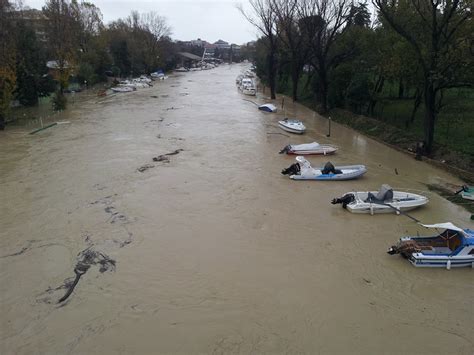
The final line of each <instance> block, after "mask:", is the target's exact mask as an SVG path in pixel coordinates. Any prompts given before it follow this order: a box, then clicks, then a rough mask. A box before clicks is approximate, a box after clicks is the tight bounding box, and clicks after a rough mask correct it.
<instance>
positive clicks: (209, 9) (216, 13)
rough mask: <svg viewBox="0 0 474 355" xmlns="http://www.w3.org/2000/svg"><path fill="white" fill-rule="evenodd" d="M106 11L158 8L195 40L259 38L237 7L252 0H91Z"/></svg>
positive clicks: (111, 15) (40, 0) (36, 2)
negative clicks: (238, 4)
mask: <svg viewBox="0 0 474 355" xmlns="http://www.w3.org/2000/svg"><path fill="white" fill-rule="evenodd" d="M89 2H92V3H94V4H95V5H96V6H98V7H99V8H100V10H101V11H102V15H103V16H104V22H105V23H108V22H110V21H112V20H116V19H118V18H121V17H126V16H128V14H129V13H130V11H131V10H137V11H139V12H149V11H156V12H157V13H158V14H159V15H161V16H164V17H166V19H167V22H168V24H169V25H170V26H171V28H172V32H173V33H172V38H174V39H179V40H184V41H187V40H191V39H197V38H201V39H204V40H207V41H209V42H211V43H212V42H215V41H217V40H218V39H223V40H224V41H227V42H231V43H237V44H242V43H246V42H249V41H253V40H255V39H256V36H257V31H256V30H255V29H254V27H252V26H251V25H250V24H249V23H248V22H247V20H246V19H245V18H244V17H243V16H242V15H241V14H240V12H239V11H238V10H237V8H236V4H237V3H242V5H243V6H244V8H248V0H89ZM23 3H24V5H25V6H29V7H32V8H37V9H40V8H41V7H42V6H43V5H44V3H45V1H44V0H23Z"/></svg>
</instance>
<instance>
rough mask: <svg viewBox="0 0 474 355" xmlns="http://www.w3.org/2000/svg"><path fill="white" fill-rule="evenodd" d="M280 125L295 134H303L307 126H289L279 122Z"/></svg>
mask: <svg viewBox="0 0 474 355" xmlns="http://www.w3.org/2000/svg"><path fill="white" fill-rule="evenodd" d="M278 126H279V127H280V128H281V129H282V130H284V131H286V132H290V133H295V134H303V133H304V132H305V131H306V128H298V129H296V128H292V127H288V126H286V125H284V124H282V123H278Z"/></svg>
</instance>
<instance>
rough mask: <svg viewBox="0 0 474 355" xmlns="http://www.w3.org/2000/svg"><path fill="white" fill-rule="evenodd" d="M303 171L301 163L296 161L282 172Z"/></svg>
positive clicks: (289, 173) (294, 172) (293, 172)
mask: <svg viewBox="0 0 474 355" xmlns="http://www.w3.org/2000/svg"><path fill="white" fill-rule="evenodd" d="M300 171H301V168H300V164H299V163H294V164H291V165H290V166H289V167H288V168H286V169H283V170H282V171H281V173H282V174H283V175H290V176H291V175H298V174H299V173H300Z"/></svg>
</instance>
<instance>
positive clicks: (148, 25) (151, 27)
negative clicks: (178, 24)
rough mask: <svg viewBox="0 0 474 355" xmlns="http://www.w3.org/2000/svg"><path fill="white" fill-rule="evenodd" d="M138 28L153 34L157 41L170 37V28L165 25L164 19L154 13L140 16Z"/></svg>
mask: <svg viewBox="0 0 474 355" xmlns="http://www.w3.org/2000/svg"><path fill="white" fill-rule="evenodd" d="M140 26H141V27H142V28H143V29H145V30H147V31H148V32H150V33H151V34H153V36H155V38H156V40H157V41H159V40H160V39H161V38H162V37H167V36H170V35H171V27H170V26H168V24H167V23H166V18H165V17H163V16H160V15H158V14H157V13H156V12H155V11H151V12H147V13H144V14H141V15H140Z"/></svg>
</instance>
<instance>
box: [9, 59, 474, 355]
mask: <svg viewBox="0 0 474 355" xmlns="http://www.w3.org/2000/svg"><path fill="white" fill-rule="evenodd" d="M243 68H244V66H241V65H232V66H229V65H223V66H220V67H218V68H216V69H213V70H209V71H202V72H188V73H181V74H175V75H172V76H171V77H170V78H169V79H168V80H166V81H163V82H155V85H154V87H152V88H149V89H141V90H138V91H136V92H133V93H127V94H117V95H110V96H107V97H105V98H98V97H94V96H93V95H90V97H89V98H87V99H85V100H83V101H81V103H80V104H78V103H76V104H74V105H72V106H71V108H70V109H68V110H67V111H65V112H63V113H61V114H60V115H58V116H57V118H55V120H62V121H69V122H70V123H69V124H61V125H57V126H55V127H52V128H50V129H47V130H45V131H42V132H39V133H37V134H35V135H27V134H26V133H27V132H28V130H27V129H26V128H13V129H9V130H7V131H5V132H0V196H1V203H0V226H1V229H0V247H1V255H0V298H1V315H0V319H1V320H0V322H1V323H0V344H1V345H0V352H1V353H2V354H44V353H48V354H69V353H71V354H110V353H120V354H158V353H173V354H175V353H176V354H185V353H186V354H194V353H208V354H240V353H242V354H250V353H253V354H263V353H275V354H279V353H289V354H297V353H308V354H315V353H320V354H353V353H358V354H382V353H383V354H472V353H473V352H474V338H473V337H472V335H473V334H474V322H473V320H474V303H473V302H474V301H473V295H474V282H473V281H474V278H473V275H474V274H473V270H472V269H469V268H465V269H453V270H450V271H447V270H445V269H423V268H414V267H413V266H411V265H410V264H409V263H408V262H407V261H406V260H403V259H402V258H401V257H400V256H398V255H397V256H390V255H388V254H387V253H386V250H387V248H388V247H389V246H391V245H393V244H394V243H395V242H396V241H397V239H398V238H399V237H400V236H402V235H404V234H406V233H416V232H417V231H419V232H420V233H422V232H423V230H422V229H420V227H418V226H417V225H416V224H415V223H414V222H413V221H411V220H410V219H408V218H406V217H404V216H397V215H392V214H389V215H376V216H370V215H355V214H351V213H349V212H347V211H345V210H343V209H342V208H341V206H340V205H337V206H333V205H331V204H330V201H331V199H332V198H334V197H339V196H341V195H342V194H343V193H345V192H347V191H354V190H356V191H357V190H367V189H378V188H379V187H380V185H381V184H382V183H388V184H390V185H391V186H392V187H394V188H407V189H413V190H416V191H425V192H426V190H427V189H426V187H425V185H424V184H425V183H436V182H440V181H446V182H451V183H458V184H459V183H461V182H460V181H458V180H457V179H456V178H455V177H453V176H452V175H449V174H448V173H447V172H444V171H441V170H438V169H436V168H434V167H432V166H430V165H427V164H425V163H423V162H417V161H415V160H414V159H413V158H412V157H410V156H407V155H405V154H402V153H400V152H397V151H395V150H393V149H391V148H389V147H387V146H384V145H382V144H380V143H378V142H375V141H374V140H372V139H369V138H367V137H365V136H363V135H361V134H358V133H357V132H354V131H353V130H350V129H348V128H345V127H342V126H339V125H337V124H334V123H333V125H332V132H331V137H330V138H327V137H326V133H327V122H326V120H325V119H322V118H320V117H319V116H317V115H315V114H314V113H313V112H312V111H310V110H309V109H307V108H304V107H302V106H300V105H294V104H292V103H291V101H290V100H289V99H286V100H285V106H286V107H285V110H280V111H279V112H278V113H276V114H268V113H263V112H259V111H258V110H257V109H256V106H255V105H254V104H252V103H251V102H248V101H244V100H243V99H249V97H244V96H243V95H242V94H240V93H239V92H238V90H237V89H236V87H235V77H236V76H237V75H238V74H239V73H240V71H241V70H242V69H243ZM265 94H269V93H268V92H266V93H259V97H257V98H256V99H255V98H251V99H252V100H255V101H257V102H259V103H264V102H266V100H265ZM267 102H268V101H267ZM275 104H276V105H278V106H279V107H280V104H281V99H279V100H277V101H276V102H275ZM285 112H286V114H287V115H288V116H290V117H297V118H300V119H302V120H303V121H304V122H305V124H306V125H307V127H308V131H307V133H306V134H305V135H303V136H295V135H292V136H291V137H289V134H287V133H285V132H283V131H281V130H280V129H279V128H278V127H277V121H278V119H279V118H280V119H281V117H283V116H284V113H285ZM278 133H283V135H282V134H278ZM285 134H286V135H285ZM313 140H316V141H318V142H320V143H330V144H335V145H338V146H339V147H340V150H339V151H338V153H337V154H336V155H335V156H332V157H331V158H330V159H331V161H332V162H333V163H336V164H365V165H366V166H367V168H368V172H367V174H366V175H365V176H364V177H363V178H361V179H359V180H352V181H345V182H344V181H343V182H321V181H299V182H298V181H292V180H290V179H288V177H286V176H282V175H280V171H281V169H282V168H286V167H288V166H289V165H290V164H291V163H292V162H293V160H294V157H291V156H283V155H279V154H278V151H279V150H280V149H281V148H282V147H283V146H285V145H286V144H289V143H290V142H291V143H295V144H298V143H305V142H311V141H313ZM180 149H182V151H179V152H178V153H177V154H174V155H168V156H166V157H167V158H169V162H166V161H159V162H153V160H152V158H153V157H157V156H159V155H162V154H166V153H172V152H174V151H175V150H180ZM309 160H310V161H311V162H312V163H313V165H322V164H324V163H325V162H326V161H327V160H328V158H327V157H310V158H309ZM146 164H149V165H148V166H146ZM140 167H144V169H142V170H143V171H142V172H140V171H139V170H137V169H139V168H140ZM426 193H427V194H429V193H428V192H426ZM428 196H429V197H430V203H429V204H428V205H427V206H426V207H424V208H421V209H419V210H415V211H412V212H410V214H412V215H413V216H415V217H416V218H418V219H420V220H422V221H423V222H424V223H437V222H445V221H451V222H453V223H455V224H457V225H459V226H461V227H469V228H473V227H474V224H473V223H472V222H471V221H469V217H470V215H469V214H468V213H467V212H466V211H465V210H464V209H462V208H461V207H459V206H456V205H454V204H452V203H450V202H449V201H447V200H445V199H443V198H441V197H439V196H437V195H435V194H429V195H428ZM87 248H90V250H94V251H96V252H98V253H102V255H105V256H107V257H108V258H110V259H113V260H115V262H116V264H115V270H114V269H113V268H111V269H109V270H107V271H105V272H100V265H92V266H91V267H90V269H89V270H88V271H87V273H85V274H84V275H83V276H82V277H81V278H80V280H79V283H78V284H77V286H76V288H75V290H74V292H73V293H72V295H71V296H70V297H69V298H68V299H67V301H65V302H64V303H62V304H57V302H58V300H59V299H60V298H61V297H62V296H64V294H65V293H66V289H65V288H64V287H62V288H61V286H62V285H64V283H65V280H66V279H68V278H70V279H73V278H74V276H75V273H74V268H75V265H76V263H77V261H78V254H79V253H81V251H83V250H85V249H87ZM102 271H103V270H102Z"/></svg>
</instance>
